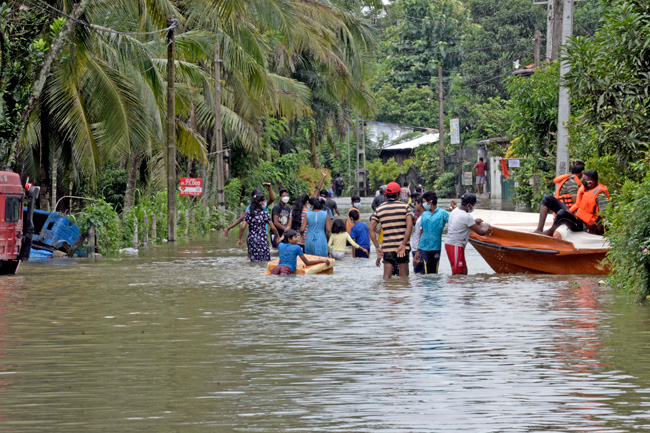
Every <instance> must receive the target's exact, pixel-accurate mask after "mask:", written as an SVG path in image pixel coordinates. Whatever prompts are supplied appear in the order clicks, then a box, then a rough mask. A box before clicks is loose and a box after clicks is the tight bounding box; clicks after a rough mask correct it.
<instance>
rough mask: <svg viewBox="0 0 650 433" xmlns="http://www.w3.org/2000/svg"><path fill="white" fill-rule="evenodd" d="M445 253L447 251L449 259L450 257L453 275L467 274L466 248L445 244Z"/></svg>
mask: <svg viewBox="0 0 650 433" xmlns="http://www.w3.org/2000/svg"><path fill="white" fill-rule="evenodd" d="M445 251H447V257H449V264H451V273H452V275H456V274H464V273H466V272H467V263H466V261H465V247H458V246H456V245H449V244H445Z"/></svg>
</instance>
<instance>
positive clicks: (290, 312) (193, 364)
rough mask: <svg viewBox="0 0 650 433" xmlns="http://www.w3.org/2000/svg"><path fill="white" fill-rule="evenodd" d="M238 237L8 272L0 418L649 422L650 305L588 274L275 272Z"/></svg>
mask: <svg viewBox="0 0 650 433" xmlns="http://www.w3.org/2000/svg"><path fill="white" fill-rule="evenodd" d="M236 239H237V236H236V232H233V234H232V236H231V238H230V239H229V240H225V239H223V237H222V236H221V235H219V234H213V235H212V236H209V237H204V238H197V239H191V240H183V241H180V242H178V243H177V244H176V245H161V246H156V247H151V248H148V249H145V250H142V251H141V253H140V255H139V256H138V257H122V258H101V259H97V260H93V259H75V260H57V261H47V262H39V263H26V264H24V265H23V266H21V268H20V273H19V275H17V276H8V277H2V278H1V279H0V431H11V432H44V431H47V432H112V431H134V432H167V431H179V432H181V431H182V432H184V431H210V432H224V433H228V432H455V431H467V432H504V431H509V432H536V431H578V432H585V431H598V432H627V431H640V430H644V429H648V428H650V368H649V363H648V357H649V355H650V343H649V342H650V338H649V337H650V310H648V308H646V307H642V306H638V305H636V304H635V303H634V299H633V298H629V297H624V296H621V295H617V294H615V293H614V292H613V291H612V290H611V289H610V288H608V287H607V286H604V285H599V284H598V281H599V278H598V277H588V276H522V275H496V274H494V273H493V272H492V271H491V270H490V269H489V267H488V266H487V265H486V264H485V262H483V261H482V259H481V258H480V257H479V256H478V254H477V253H476V251H475V250H473V249H471V247H470V250H469V251H468V262H469V268H470V275H469V276H455V277H452V276H451V275H450V272H449V263H448V261H447V259H446V257H444V258H443V261H442V265H441V269H440V272H441V273H440V274H439V275H432V276H411V277H410V278H408V279H395V280H390V281H383V280H382V278H381V270H380V269H378V268H376V267H375V266H374V259H372V260H370V261H363V260H357V261H353V260H351V259H349V260H347V261H344V262H341V263H339V264H337V266H336V269H335V273H334V274H333V275H321V276H318V275H315V276H293V277H288V278H281V277H271V276H262V275H260V274H261V273H262V272H263V270H264V267H263V266H260V265H251V264H250V263H249V262H248V261H247V258H246V255H245V252H244V251H242V250H239V249H237V248H236V246H235V243H236ZM373 257H374V251H373Z"/></svg>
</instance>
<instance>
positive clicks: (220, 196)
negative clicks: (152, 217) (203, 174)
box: [214, 41, 226, 212]
mask: <svg viewBox="0 0 650 433" xmlns="http://www.w3.org/2000/svg"><path fill="white" fill-rule="evenodd" d="M214 143H215V151H216V155H215V177H216V184H217V205H218V207H219V212H223V211H225V210H226V200H225V198H224V190H223V188H224V183H225V182H224V176H223V172H224V170H223V133H222V130H221V47H220V43H219V41H217V45H216V48H215V53H214Z"/></svg>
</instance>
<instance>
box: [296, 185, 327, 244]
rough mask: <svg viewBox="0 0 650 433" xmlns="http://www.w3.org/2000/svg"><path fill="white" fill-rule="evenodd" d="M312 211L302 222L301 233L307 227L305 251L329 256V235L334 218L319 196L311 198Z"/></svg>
mask: <svg viewBox="0 0 650 433" xmlns="http://www.w3.org/2000/svg"><path fill="white" fill-rule="evenodd" d="M309 204H310V206H311V211H310V212H309V213H308V214H307V218H305V221H304V222H303V223H302V227H301V229H300V233H304V232H305V230H307V228H309V230H307V234H306V237H305V253H307V254H311V255H314V256H321V257H327V253H328V248H327V235H326V233H329V231H330V230H331V229H332V220H331V219H330V217H329V215H328V214H327V211H325V210H323V203H322V202H321V201H320V199H319V198H317V197H312V198H310V199H309Z"/></svg>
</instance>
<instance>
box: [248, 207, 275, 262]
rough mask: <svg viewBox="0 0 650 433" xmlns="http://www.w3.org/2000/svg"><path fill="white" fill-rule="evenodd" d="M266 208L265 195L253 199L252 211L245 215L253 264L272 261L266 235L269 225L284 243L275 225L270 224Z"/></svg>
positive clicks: (249, 254) (249, 250)
mask: <svg viewBox="0 0 650 433" xmlns="http://www.w3.org/2000/svg"><path fill="white" fill-rule="evenodd" d="M265 208H266V197H264V195H263V194H259V195H256V196H255V197H253V201H252V202H251V206H250V209H249V210H247V211H246V213H245V214H244V221H246V222H247V223H248V227H249V228H248V237H247V238H246V243H247V244H248V256H249V257H250V259H251V262H266V261H269V260H271V249H270V248H269V238H268V236H267V234H266V226H267V225H269V227H270V229H271V231H272V232H273V234H274V235H275V236H276V237H277V238H278V239H279V241H280V242H282V237H280V236H279V235H278V231H277V229H276V228H275V225H273V224H269V223H270V222H271V216H270V215H269V213H268V211H266V210H264V209H265Z"/></svg>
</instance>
